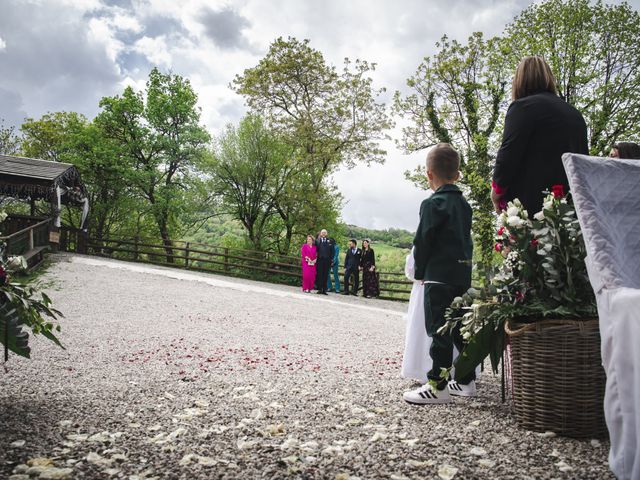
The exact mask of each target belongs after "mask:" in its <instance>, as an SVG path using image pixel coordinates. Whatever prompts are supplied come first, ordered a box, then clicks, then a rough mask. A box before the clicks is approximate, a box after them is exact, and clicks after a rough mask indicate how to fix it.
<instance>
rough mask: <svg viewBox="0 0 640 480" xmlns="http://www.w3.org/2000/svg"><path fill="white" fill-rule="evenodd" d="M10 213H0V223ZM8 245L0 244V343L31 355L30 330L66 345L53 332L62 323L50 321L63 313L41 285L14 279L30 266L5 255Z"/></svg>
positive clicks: (22, 354) (6, 348)
mask: <svg viewBox="0 0 640 480" xmlns="http://www.w3.org/2000/svg"><path fill="white" fill-rule="evenodd" d="M6 218H7V214H6V213H4V212H0V222H3V221H4V220H5V219H6ZM5 248H6V245H5V244H4V243H0V343H1V344H2V345H4V348H5V359H6V356H7V352H8V351H12V352H14V353H16V354H18V355H20V356H23V357H27V358H29V356H30V351H31V350H30V347H29V344H28V342H29V332H31V333H33V334H34V335H38V334H40V335H42V336H44V337H45V338H48V339H49V340H51V341H53V342H54V343H55V344H57V345H58V346H60V347H62V348H64V347H63V346H62V344H61V343H60V341H59V340H58V338H57V337H56V336H55V333H54V331H56V332H59V331H60V326H57V325H54V324H53V323H52V322H51V321H49V320H56V319H57V318H58V317H62V316H63V315H62V314H61V313H60V312H59V311H57V310H55V309H53V308H52V307H51V305H52V302H51V299H50V298H49V297H48V296H47V295H46V294H45V293H44V292H41V291H39V289H38V285H34V286H31V285H25V284H22V283H20V282H17V281H14V280H13V275H14V274H15V273H16V272H19V271H21V270H24V269H26V268H27V264H26V262H25V260H24V258H23V257H20V256H14V257H8V258H7V257H6V256H5Z"/></svg>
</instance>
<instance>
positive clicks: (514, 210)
mask: <svg viewBox="0 0 640 480" xmlns="http://www.w3.org/2000/svg"><path fill="white" fill-rule="evenodd" d="M519 213H520V210H518V207H509V208H508V209H507V215H508V216H510V217H517V216H518V214H519Z"/></svg>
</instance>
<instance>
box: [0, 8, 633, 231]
mask: <svg viewBox="0 0 640 480" xmlns="http://www.w3.org/2000/svg"><path fill="white" fill-rule="evenodd" d="M114 3H115V2H111V1H107V0H50V1H47V2H44V1H43V2H29V3H28V2H24V1H22V0H2V1H0V32H2V38H0V52H1V54H0V71H2V72H3V75H2V76H1V77H0V96H1V97H2V99H3V100H4V102H5V103H7V101H8V100H11V105H12V109H13V110H12V111H14V113H13V114H12V117H11V118H15V119H20V118H21V117H23V116H24V115H23V114H24V113H26V114H27V115H30V116H39V115H42V114H43V113H45V112H46V111H53V110H77V111H80V112H82V113H84V114H86V115H88V116H91V115H95V113H97V110H98V101H99V99H100V98H101V97H102V96H104V95H113V94H116V93H120V92H121V91H122V89H123V88H124V86H127V85H131V86H133V87H134V88H135V89H136V90H142V89H143V88H144V85H145V82H146V79H147V76H148V73H149V70H150V68H151V67H152V66H154V65H158V66H160V67H161V68H163V69H165V70H171V71H173V72H174V73H177V74H180V75H183V76H185V77H187V78H189V79H190V80H191V82H192V84H193V86H194V88H195V90H196V92H197V93H198V95H199V105H200V106H201V108H202V121H203V122H204V123H205V124H206V125H207V126H208V128H209V129H210V131H211V132H212V133H213V134H216V133H218V132H219V131H220V129H221V128H222V127H223V126H224V125H225V124H226V123H228V122H237V121H238V120H239V119H240V117H241V116H242V115H243V114H244V112H245V107H244V100H243V98H242V97H239V96H238V95H236V94H235V93H234V92H233V91H232V90H231V89H230V88H229V86H228V85H229V83H230V82H231V81H232V80H233V78H234V76H235V75H236V74H239V73H242V72H243V70H244V69H246V68H249V67H252V66H254V65H256V64H257V63H258V61H259V60H260V58H261V57H262V56H263V55H264V54H265V53H266V51H267V49H268V47H269V44H270V43H271V42H272V41H273V40H274V39H275V38H276V37H279V36H282V37H287V36H295V37H298V38H300V39H302V38H309V39H310V40H311V46H312V47H314V48H316V49H318V50H320V51H321V52H322V53H323V54H324V56H325V58H326V59H327V61H329V62H330V63H333V64H335V65H336V66H340V65H341V64H342V61H343V58H344V57H345V56H348V57H350V58H352V59H353V58H361V59H365V60H369V61H373V62H377V63H378V67H377V71H376V72H375V73H374V74H373V78H374V81H375V83H376V85H377V86H386V87H387V88H388V92H387V94H386V95H385V99H386V100H387V102H388V101H389V100H390V99H391V96H392V94H393V92H394V91H395V90H400V91H406V86H405V81H406V79H407V78H408V77H409V76H410V75H411V74H413V73H414V72H415V70H416V67H417V65H418V64H419V63H420V62H421V61H422V59H423V57H424V56H426V55H429V54H432V53H434V51H435V42H436V41H437V40H438V39H439V38H440V37H442V35H444V34H447V35H448V36H449V37H450V38H456V39H459V40H464V39H465V38H466V37H467V36H469V34H471V33H472V32H473V31H477V30H480V31H483V32H484V33H485V35H486V36H492V35H495V34H498V33H499V32H500V31H501V30H502V28H503V26H504V25H505V24H506V23H507V22H508V21H510V20H511V18H513V17H514V16H515V15H516V14H517V13H518V12H519V11H520V10H522V9H523V8H525V7H526V6H528V5H529V4H530V1H529V0H500V1H497V0H495V1H491V2H486V1H484V0H450V1H448V2H425V1H423V0H405V1H403V2H389V1H386V0H349V1H345V0H325V1H322V2H312V1H306V2H302V1H299V0H272V1H270V2H264V1H261V0H215V1H211V0H185V1H180V2H176V1H175V0H135V1H131V2H130V3H129V2H117V3H118V5H119V6H116V5H114ZM631 3H632V5H633V6H634V7H635V8H638V7H640V0H633V1H632V2H631ZM54 17H55V21H52V18H54ZM7 45H9V46H10V48H7ZM52 72H53V73H52ZM393 135H394V136H395V137H397V136H398V135H399V132H398V130H395V131H394V132H393ZM384 147H385V148H386V149H387V151H388V156H387V162H386V164H384V165H372V166H370V167H366V166H358V167H356V168H355V169H353V170H346V169H342V170H340V171H339V172H337V173H336V174H335V175H334V179H335V182H336V184H337V186H338V188H339V190H340V191H341V192H342V193H343V195H344V197H345V208H344V209H343V218H344V220H345V221H347V222H350V223H357V224H360V225H363V226H368V227H377V228H385V227H403V228H407V229H411V230H412V229H414V228H415V224H416V222H417V209H418V207H419V203H420V201H421V200H422V198H423V196H424V194H423V192H421V191H420V190H419V189H417V188H416V187H414V186H413V185H412V184H411V183H409V182H408V181H406V180H405V179H404V176H403V172H404V171H405V170H413V169H414V168H415V166H416V165H418V164H419V163H422V162H423V158H424V153H418V154H414V155H403V154H402V152H400V151H399V150H398V149H397V148H396V147H395V145H394V144H393V143H392V142H386V143H385V145H384Z"/></svg>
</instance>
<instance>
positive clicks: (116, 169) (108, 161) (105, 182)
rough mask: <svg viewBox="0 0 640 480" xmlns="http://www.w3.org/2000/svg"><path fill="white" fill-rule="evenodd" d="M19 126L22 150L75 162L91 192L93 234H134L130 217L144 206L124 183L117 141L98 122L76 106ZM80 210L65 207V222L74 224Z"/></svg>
mask: <svg viewBox="0 0 640 480" xmlns="http://www.w3.org/2000/svg"><path fill="white" fill-rule="evenodd" d="M21 129H22V131H23V132H24V141H23V151H24V154H25V155H27V156H29V157H35V158H42V159H46V160H52V161H59V162H65V163H71V164H73V165H75V166H76V167H77V168H78V170H79V172H80V175H81V176H82V179H83V181H84V183H85V186H86V187H87V191H88V194H89V202H90V205H91V215H90V217H89V218H90V221H91V231H92V233H93V236H94V238H96V239H97V240H98V241H101V240H102V239H103V238H105V237H107V236H109V235H112V234H128V235H133V234H134V233H133V232H134V231H135V226H134V225H132V219H133V218H136V214H135V212H138V216H139V212H141V211H143V210H144V206H143V205H142V204H141V201H140V200H141V199H140V198H139V197H136V196H135V195H134V194H133V192H131V190H130V188H128V184H127V175H128V170H127V168H128V166H127V164H125V163H124V159H123V157H122V155H121V154H120V149H119V147H118V145H117V144H116V143H114V142H113V141H112V140H111V139H109V138H107V137H106V136H105V134H104V132H103V131H102V129H101V127H100V125H98V124H96V123H95V122H89V121H88V120H87V119H86V118H85V117H84V116H82V115H80V114H78V113H76V112H54V113H47V114H45V115H43V116H42V117H41V118H40V119H37V120H36V119H27V120H26V121H25V123H24V124H23V125H22V127H21ZM79 213H80V212H79V211H77V209H67V210H66V211H65V212H64V218H65V222H66V223H68V224H71V225H75V226H76V227H78V226H79V222H80V215H79ZM136 233H138V232H136Z"/></svg>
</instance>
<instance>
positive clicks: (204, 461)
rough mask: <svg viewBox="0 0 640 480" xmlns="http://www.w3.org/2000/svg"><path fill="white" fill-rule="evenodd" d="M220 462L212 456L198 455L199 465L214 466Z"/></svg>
mask: <svg viewBox="0 0 640 480" xmlns="http://www.w3.org/2000/svg"><path fill="white" fill-rule="evenodd" d="M217 464H218V461H217V460H216V459H215V458H211V457H201V456H199V457H198V465H202V466H203V467H214V466H216V465H217Z"/></svg>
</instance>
